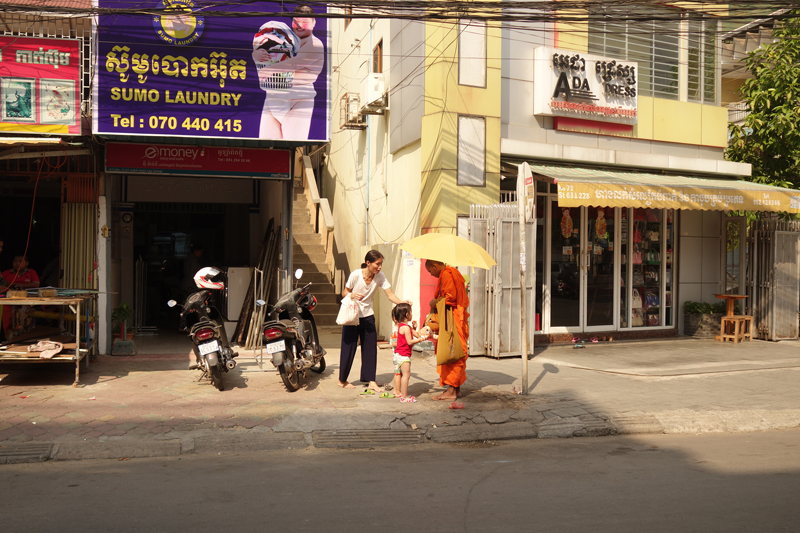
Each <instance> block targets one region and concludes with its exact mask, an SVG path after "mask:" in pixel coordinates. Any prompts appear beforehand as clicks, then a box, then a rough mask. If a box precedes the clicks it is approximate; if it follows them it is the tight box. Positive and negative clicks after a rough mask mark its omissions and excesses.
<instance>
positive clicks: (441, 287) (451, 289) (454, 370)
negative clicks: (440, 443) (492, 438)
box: [425, 259, 469, 401]
mask: <svg viewBox="0 0 800 533" xmlns="http://www.w3.org/2000/svg"><path fill="white" fill-rule="evenodd" d="M425 270H427V271H428V272H429V273H430V274H431V276H434V277H435V278H438V279H439V281H438V282H437V283H436V289H435V292H434V297H435V298H444V299H445V304H447V305H448V306H449V307H451V308H452V310H453V322H455V328H456V332H457V333H458V338H459V339H460V340H461V346H462V347H463V348H464V354H465V355H464V357H462V358H461V359H459V360H458V361H456V362H454V363H448V364H444V365H439V366H437V367H436V370H437V372H439V384H440V385H442V386H445V385H447V387H448V388H447V390H446V391H445V392H443V393H442V394H440V395H439V396H434V397H433V399H434V400H449V401H453V400H455V399H456V398H458V397H459V396H461V385H463V384H464V382H465V381H466V380H467V356H466V354H467V339H468V338H469V324H468V323H467V319H468V318H469V313H468V312H467V308H468V307H469V297H468V296H467V287H466V285H465V283H464V276H462V275H461V272H459V271H458V269H456V268H453V267H449V266H447V265H445V264H444V263H442V262H440V261H433V260H430V259H429V260H427V261H426V262H425ZM440 320H444V317H440Z"/></svg>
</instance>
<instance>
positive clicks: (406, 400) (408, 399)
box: [400, 396, 417, 403]
mask: <svg viewBox="0 0 800 533" xmlns="http://www.w3.org/2000/svg"><path fill="white" fill-rule="evenodd" d="M400 401H401V402H403V403H414V402H416V401H417V399H416V398H414V397H413V396H404V397H402V398H400Z"/></svg>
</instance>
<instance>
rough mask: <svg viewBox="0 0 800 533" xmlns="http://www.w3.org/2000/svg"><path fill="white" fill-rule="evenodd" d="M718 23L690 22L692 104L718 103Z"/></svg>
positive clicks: (705, 21) (690, 91) (689, 54)
mask: <svg viewBox="0 0 800 533" xmlns="http://www.w3.org/2000/svg"><path fill="white" fill-rule="evenodd" d="M716 32H717V21H715V20H711V19H690V20H689V43H688V51H689V53H688V59H689V70H688V75H689V79H688V80H687V84H688V99H689V101H691V102H705V103H709V104H716V103H717V91H716V88H717V83H716V81H717V80H716V76H717V72H716V59H717V57H716V52H715V50H716V47H715V46H714V45H715V35H716Z"/></svg>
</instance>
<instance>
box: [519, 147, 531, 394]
mask: <svg viewBox="0 0 800 533" xmlns="http://www.w3.org/2000/svg"><path fill="white" fill-rule="evenodd" d="M525 170H527V174H528V175H530V174H531V171H530V168H528V164H527V163H522V164H521V165H520V166H519V169H518V171H517V208H518V209H517V211H518V213H519V301H520V309H519V318H520V322H521V324H520V326H521V328H522V330H521V335H520V351H521V352H520V353H521V356H522V379H521V381H522V391H521V392H522V394H528V318H527V313H526V311H527V309H526V308H527V302H528V299H527V297H526V294H525V292H526V290H525V289H526V287H525V268H526V264H525V262H526V259H527V258H526V256H525V252H526V250H525V204H526V201H525V181H526V178H527V176H526V175H525V174H526V173H525ZM531 179H532V177H531Z"/></svg>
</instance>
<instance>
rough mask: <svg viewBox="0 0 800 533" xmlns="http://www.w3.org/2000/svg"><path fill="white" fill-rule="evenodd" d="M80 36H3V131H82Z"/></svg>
mask: <svg viewBox="0 0 800 533" xmlns="http://www.w3.org/2000/svg"><path fill="white" fill-rule="evenodd" d="M80 67H81V48H80V41H78V40H76V39H40V38H35V37H10V36H0V131H6V132H20V133H52V134H57V135H80V134H81V122H80V120H81V112H80V111H81V110H80V95H81V68H80Z"/></svg>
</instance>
